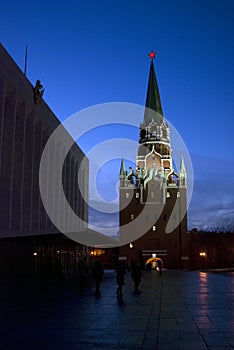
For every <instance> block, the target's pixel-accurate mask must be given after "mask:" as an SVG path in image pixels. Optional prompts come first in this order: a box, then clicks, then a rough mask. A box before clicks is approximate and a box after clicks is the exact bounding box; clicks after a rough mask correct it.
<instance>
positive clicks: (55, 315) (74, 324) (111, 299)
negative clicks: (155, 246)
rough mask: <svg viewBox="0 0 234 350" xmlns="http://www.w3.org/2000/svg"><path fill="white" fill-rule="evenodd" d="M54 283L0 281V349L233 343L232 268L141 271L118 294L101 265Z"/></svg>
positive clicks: (150, 349)
mask: <svg viewBox="0 0 234 350" xmlns="http://www.w3.org/2000/svg"><path fill="white" fill-rule="evenodd" d="M78 290H79V288H72V286H69V287H68V286H65V287H64V288H63V289H62V290H61V291H56V290H53V289H52V290H48V289H46V288H38V286H36V285H29V284H27V283H26V284H25V285H23V284H21V283H19V282H17V283H15V284H14V283H12V282H11V283H9V281H8V282H7V281H0V308H1V309H0V310H1V312H0V350H13V349H14V350H15V349H20V350H21V349H22V350H28V349H30V350H34V349H35V350H47V349H48V350H55V349H56V350H63V349H66V350H83V349H87V350H89V349H90V350H104V349H105V350H108V349H118V350H124V349H125V350H126V349H128V350H131V349H134V350H135V349H142V350H176V349H179V350H194V349H196V350H198V349H199V350H223V349H234V273H228V272H221V273H210V272H199V271H193V272H189V271H187V272H185V271H164V272H163V275H162V276H159V274H158V273H157V272H156V271H151V272H146V271H145V272H144V273H143V280H142V282H141V285H140V292H139V294H137V295H136V294H134V293H133V283H132V280H131V278H130V274H129V273H127V275H126V285H125V286H124V297H123V299H122V300H120V299H118V298H117V297H116V295H115V291H116V285H115V273H114V271H108V272H107V271H106V272H105V274H104V279H103V282H102V285H101V294H100V295H99V296H97V295H95V293H94V290H95V287H94V285H93V286H91V287H88V288H87V289H86V291H85V293H84V295H79V293H78V292H77V291H78Z"/></svg>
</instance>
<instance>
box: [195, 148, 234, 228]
mask: <svg viewBox="0 0 234 350" xmlns="http://www.w3.org/2000/svg"><path fill="white" fill-rule="evenodd" d="M192 159H193V164H194V174H195V176H194V191H193V197H192V201H191V204H190V207H189V210H188V218H189V228H190V229H191V228H194V227H196V228H198V229H199V230H211V231H212V230H226V231H229V230H230V231H231V230H233V229H234V186H232V182H233V172H234V162H233V161H228V160H224V159H219V158H213V157H209V156H206V155H205V154H204V156H198V155H193V156H192Z"/></svg>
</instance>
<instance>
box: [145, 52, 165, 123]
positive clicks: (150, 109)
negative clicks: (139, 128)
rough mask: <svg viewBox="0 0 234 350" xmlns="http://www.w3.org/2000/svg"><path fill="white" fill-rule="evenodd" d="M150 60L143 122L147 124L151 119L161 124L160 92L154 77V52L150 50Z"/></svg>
mask: <svg viewBox="0 0 234 350" xmlns="http://www.w3.org/2000/svg"><path fill="white" fill-rule="evenodd" d="M148 55H149V57H150V59H151V62H150V72H149V80H148V89H147V95H146V102H145V107H146V108H145V115H144V124H145V125H149V123H151V122H152V120H153V121H155V122H156V124H157V125H161V124H162V122H163V112H162V105H161V100H160V94H159V89H158V84H157V79H156V73H155V69H154V61H153V60H154V58H155V55H156V52H154V51H151V53H150V54H148Z"/></svg>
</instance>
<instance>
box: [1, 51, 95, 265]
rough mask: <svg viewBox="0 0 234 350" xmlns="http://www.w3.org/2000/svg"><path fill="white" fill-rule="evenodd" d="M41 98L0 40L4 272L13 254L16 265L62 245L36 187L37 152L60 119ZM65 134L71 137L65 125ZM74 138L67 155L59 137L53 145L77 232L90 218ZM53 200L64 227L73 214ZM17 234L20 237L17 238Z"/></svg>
mask: <svg viewBox="0 0 234 350" xmlns="http://www.w3.org/2000/svg"><path fill="white" fill-rule="evenodd" d="M42 97H43V89H42V85H41V84H40V81H37V83H36V85H35V87H33V85H32V84H31V83H30V82H29V80H28V79H27V77H26V76H25V75H24V74H23V72H22V71H21V70H20V68H19V67H18V66H17V65H16V63H15V62H14V61H13V59H12V58H11V57H10V55H9V54H8V53H7V51H6V50H5V49H4V47H3V46H2V45H0V193H1V196H0V213H1V214H0V249H1V255H0V256H1V264H0V265H1V270H5V271H7V269H11V268H10V265H9V264H11V263H10V261H13V260H14V259H15V262H13V263H12V264H13V265H14V266H17V263H16V262H17V261H20V260H21V261H22V260H23V258H24V257H26V256H27V257H28V258H30V259H31V258H34V257H33V254H34V253H36V254H37V258H38V259H39V255H40V254H39V252H43V254H42V255H44V257H42V260H43V259H46V256H47V255H48V254H52V251H53V254H56V252H58V251H60V250H61V246H60V248H59V249H57V243H56V237H58V235H59V234H60V231H59V230H58V228H57V227H56V226H55V225H54V223H53V222H52V220H51V219H50V217H49V216H48V215H47V212H46V210H45V208H44V205H43V203H42V200H41V195H40V188H39V167H40V161H41V156H42V153H43V150H44V147H45V145H46V143H47V141H48V139H49V138H50V136H51V134H52V133H53V131H54V130H55V129H56V128H57V127H58V126H59V125H60V122H59V120H58V119H57V117H56V116H55V115H54V113H53V112H52V111H51V110H50V108H49V107H48V105H47V104H46V103H45V102H44V100H43V98H42ZM64 133H65V134H66V137H67V138H70V135H69V134H68V133H67V132H66V130H65V129H64ZM72 143H73V145H72V147H71V149H70V150H69V152H68V153H67V155H66V156H65V154H64V152H65V151H64V149H65V147H64V145H63V140H62V139H61V140H59V141H58V142H57V143H55V144H54V145H53V147H54V152H56V154H57V155H58V154H59V155H60V156H61V159H62V158H65V161H64V164H63V172H62V177H61V181H62V186H63V190H64V193H65V197H66V199H67V201H68V203H69V205H70V207H71V208H72V210H73V211H74V213H75V214H77V215H78V216H79V217H80V218H81V219H82V221H83V224H82V223H81V225H80V226H79V227H76V230H77V232H79V231H84V230H85V229H86V228H87V222H88V178H89V162H88V159H87V158H86V156H85V154H84V153H83V152H82V150H81V149H80V148H79V147H78V145H77V144H76V143H74V141H73V140H72ZM48 164H49V165H48V173H50V180H48V183H47V186H48V188H50V193H51V189H52V192H53V193H56V190H57V183H56V181H51V174H53V172H55V171H56V169H55V165H54V162H53V157H52V158H51V160H50V161H49V162H48ZM81 164H82V165H81ZM80 167H82V169H81V168H80ZM78 174H79V175H78ZM78 176H79V183H78ZM48 179H49V177H48ZM80 189H82V191H80ZM81 192H82V195H81ZM56 201H57V203H54V206H55V210H57V211H58V212H57V214H56V215H58V216H59V217H60V220H61V221H62V223H63V226H64V227H65V226H66V225H68V226H69V225H70V226H72V222H71V220H72V219H71V217H69V216H68V215H66V212H65V211H64V210H63V207H62V206H60V203H58V202H59V198H58V197H56ZM53 235H54V236H53ZM49 236H50V237H54V239H52V240H51V239H50V240H49V241H50V243H48V237H49ZM17 237H21V238H22V237H24V239H22V240H20V239H17V240H16V238H17ZM36 237H37V238H36ZM46 237H47V238H46ZM64 239H66V238H65V237H64ZM59 241H60V238H59ZM20 242H22V244H20ZM70 243H71V242H70ZM68 245H69V244H68ZM70 246H72V247H73V248H72V249H74V250H75V251H76V252H82V251H83V250H85V248H84V247H83V246H81V245H79V244H74V243H73V244H70ZM13 251H14V255H15V257H14V256H13ZM17 252H18V253H17ZM26 260H27V259H26ZM26 260H25V261H26ZM7 261H9V264H8V265H7V263H6V262H7ZM26 265H27V263H26Z"/></svg>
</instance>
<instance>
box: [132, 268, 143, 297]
mask: <svg viewBox="0 0 234 350" xmlns="http://www.w3.org/2000/svg"><path fill="white" fill-rule="evenodd" d="M131 277H132V279H133V282H134V287H135V290H134V292H135V293H138V287H139V284H140V282H141V278H142V272H141V268H140V266H139V264H137V263H135V262H133V263H132V265H131Z"/></svg>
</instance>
